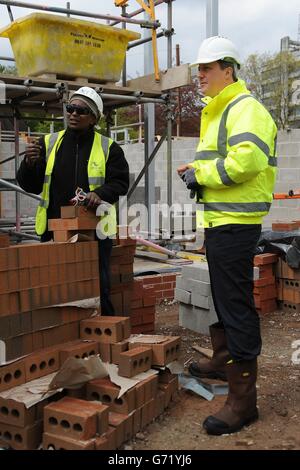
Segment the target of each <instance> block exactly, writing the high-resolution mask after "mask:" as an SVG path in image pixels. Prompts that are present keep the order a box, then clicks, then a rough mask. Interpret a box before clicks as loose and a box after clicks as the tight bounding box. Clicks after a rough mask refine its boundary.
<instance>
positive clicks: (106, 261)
mask: <svg viewBox="0 0 300 470" xmlns="http://www.w3.org/2000/svg"><path fill="white" fill-rule="evenodd" d="M112 246H113V242H112V240H111V239H110V238H106V239H105V240H99V241H98V247H99V279H100V306H101V315H106V316H107V315H108V316H110V315H114V314H115V309H114V307H113V304H112V303H111V300H110V257H111V252H112Z"/></svg>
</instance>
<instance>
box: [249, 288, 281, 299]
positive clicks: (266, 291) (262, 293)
mask: <svg viewBox="0 0 300 470" xmlns="http://www.w3.org/2000/svg"><path fill="white" fill-rule="evenodd" d="M254 294H255V295H258V296H259V298H260V300H261V301H263V300H269V299H276V296H277V291H276V286H275V285H271V286H264V287H254Z"/></svg>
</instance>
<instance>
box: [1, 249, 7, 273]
mask: <svg viewBox="0 0 300 470" xmlns="http://www.w3.org/2000/svg"><path fill="white" fill-rule="evenodd" d="M7 269H8V250H7V249H6V248H0V271H7Z"/></svg>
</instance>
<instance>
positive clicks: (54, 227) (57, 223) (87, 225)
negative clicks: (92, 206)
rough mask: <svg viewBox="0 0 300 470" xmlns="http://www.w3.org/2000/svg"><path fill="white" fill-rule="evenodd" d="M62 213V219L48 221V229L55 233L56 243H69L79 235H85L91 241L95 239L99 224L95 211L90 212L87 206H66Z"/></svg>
mask: <svg viewBox="0 0 300 470" xmlns="http://www.w3.org/2000/svg"><path fill="white" fill-rule="evenodd" d="M60 212H61V218H60V219H50V220H49V221H48V229H49V230H51V231H53V236H54V241H55V242H67V241H68V240H69V239H70V238H71V237H73V236H74V235H77V234H81V235H85V236H87V237H89V238H90V239H91V240H94V239H95V233H96V227H97V224H98V223H99V217H97V216H96V214H95V211H92V210H88V209H87V208H86V207H85V206H65V207H62V208H61V211H60Z"/></svg>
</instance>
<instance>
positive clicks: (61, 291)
mask: <svg viewBox="0 0 300 470" xmlns="http://www.w3.org/2000/svg"><path fill="white" fill-rule="evenodd" d="M97 295H99V270H98V244H97V242H84V243H70V244H59V243H44V244H30V245H29V244H26V245H20V246H10V247H8V248H1V249H0V316H7V315H15V314H18V313H20V312H29V311H31V310H35V309H38V308H43V307H48V306H50V305H55V304H60V303H65V302H69V301H72V300H79V299H86V298H91V297H96V296H97Z"/></svg>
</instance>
